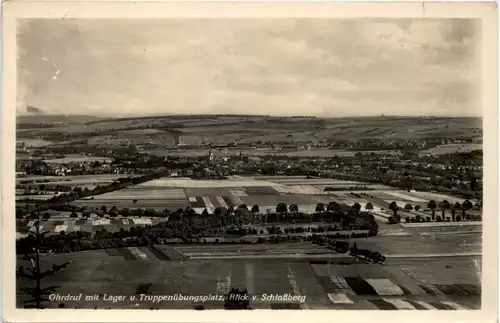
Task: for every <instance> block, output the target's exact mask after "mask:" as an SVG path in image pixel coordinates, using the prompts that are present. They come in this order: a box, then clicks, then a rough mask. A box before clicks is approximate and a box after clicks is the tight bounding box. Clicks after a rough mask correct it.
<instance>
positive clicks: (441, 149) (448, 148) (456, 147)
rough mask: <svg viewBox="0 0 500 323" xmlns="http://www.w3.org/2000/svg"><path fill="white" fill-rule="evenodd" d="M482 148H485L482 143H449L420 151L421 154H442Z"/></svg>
mask: <svg viewBox="0 0 500 323" xmlns="http://www.w3.org/2000/svg"><path fill="white" fill-rule="evenodd" d="M482 149H483V145H482V144H448V145H439V146H437V147H434V148H431V149H427V150H423V151H421V152H420V154H421V155H425V154H431V155H441V154H449V153H454V152H470V151H473V150H482Z"/></svg>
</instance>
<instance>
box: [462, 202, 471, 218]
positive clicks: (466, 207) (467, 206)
mask: <svg viewBox="0 0 500 323" xmlns="http://www.w3.org/2000/svg"><path fill="white" fill-rule="evenodd" d="M472 207H473V205H472V202H471V201H469V200H465V201H464V202H463V203H462V217H463V218H465V212H466V211H468V210H470V209H472Z"/></svg>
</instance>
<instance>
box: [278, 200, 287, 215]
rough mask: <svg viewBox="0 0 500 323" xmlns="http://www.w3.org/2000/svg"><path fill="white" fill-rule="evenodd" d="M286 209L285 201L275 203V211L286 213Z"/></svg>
mask: <svg viewBox="0 0 500 323" xmlns="http://www.w3.org/2000/svg"><path fill="white" fill-rule="evenodd" d="M287 211H288V207H287V205H286V203H284V202H280V203H278V204H277V205H276V212H277V213H286V212H287Z"/></svg>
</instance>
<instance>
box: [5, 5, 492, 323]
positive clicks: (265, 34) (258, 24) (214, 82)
mask: <svg viewBox="0 0 500 323" xmlns="http://www.w3.org/2000/svg"><path fill="white" fill-rule="evenodd" d="M283 6H284V5H283ZM419 6H420V5H419ZM474 6H475V5H471V8H475V7H474ZM478 6H480V5H478ZM261 7H262V8H264V9H263V10H265V5H261ZM243 8H244V6H243ZM487 9H488V8H487ZM490 9H493V8H490ZM424 10H425V8H424ZM462 11H464V10H462ZM465 11H467V10H465ZM489 11H491V10H486V11H485V12H489ZM457 12H458V11H457ZM481 12H482V11H481ZM419 14H421V15H420V16H413V17H412V16H410V17H405V16H399V17H398V16H391V17H376V16H375V17H342V16H339V15H334V16H331V17H328V16H324V15H323V16H320V17H314V16H313V15H303V16H300V15H289V16H274V17H259V16H246V17H237V16H227V15H221V16H220V17H217V16H215V15H213V16H212V15H209V16H204V17H199V18H197V17H195V16H187V17H183V16H179V17H175V16H166V17H159V16H150V17H148V16H145V17H126V16H123V17H109V18H107V17H91V16H88V15H87V16H85V15H84V16H83V17H78V15H77V14H75V15H74V16H69V15H64V16H55V15H48V16H46V17H44V16H36V15H27V16H26V17H23V16H19V17H16V18H15V19H11V21H13V23H12V24H10V25H9V26H14V27H15V28H14V30H12V29H9V30H6V31H4V41H5V39H6V38H5V33H7V32H8V33H9V35H10V37H11V38H12V42H11V43H10V44H15V45H14V48H12V47H11V48H10V49H11V50H12V54H10V52H9V53H8V54H6V55H10V56H9V57H12V58H13V59H14V60H15V66H13V67H10V69H11V71H13V73H14V74H15V76H12V79H14V80H15V82H14V83H15V84H11V85H10V86H11V87H12V90H13V91H12V92H11V93H10V97H11V98H12V99H11V100H10V101H9V104H6V105H4V107H3V110H4V111H3V113H4V125H5V122H11V121H13V120H14V118H15V124H14V123H12V124H11V130H10V131H12V132H11V133H10V136H11V137H10V138H11V140H12V144H11V145H10V146H8V145H9V144H8V145H6V146H5V147H6V148H5V149H4V151H3V152H4V153H5V152H7V153H8V154H12V162H11V163H10V162H9V163H4V166H3V167H4V168H3V169H2V172H3V174H6V173H7V172H9V174H12V175H8V176H6V177H5V180H4V181H7V182H9V179H10V178H11V179H13V180H14V181H13V182H12V183H10V182H9V183H10V184H8V185H9V186H8V187H9V188H8V189H7V188H6V186H5V185H6V184H5V182H4V184H3V185H4V189H3V190H4V192H5V193H6V194H8V195H5V196H6V197H5V200H6V201H7V200H9V199H10V197H12V201H11V202H10V204H9V205H10V206H8V205H7V206H6V205H3V207H8V209H6V208H4V209H3V212H2V214H3V221H4V225H3V232H9V233H10V234H11V236H12V239H11V240H8V242H6V238H5V237H4V240H3V243H4V246H3V249H4V250H5V249H9V252H10V253H11V254H12V258H10V259H12V262H11V263H10V262H9V263H5V258H4V266H8V267H9V270H11V271H12V275H11V276H9V277H12V278H13V281H11V282H10V284H11V285H10V286H11V288H12V290H9V291H8V292H9V293H11V295H14V294H15V297H14V296H13V299H12V300H11V302H12V303H13V304H14V306H15V308H16V309H18V310H25V311H27V312H28V313H29V312H30V311H35V310H36V309H48V310H49V309H55V310H57V311H62V312H60V313H61V314H66V313H68V312H67V310H124V309H127V310H132V309H135V310H148V311H149V310H159V311H160V312H161V311H162V310H193V311H203V310H205V311H206V312H203V313H207V311H208V313H210V312H213V311H212V310H224V311H225V310H256V312H257V311H259V310H271V311H272V312H275V311H274V310H281V311H276V312H279V313H288V314H287V315H289V316H294V315H295V314H290V312H289V311H283V310H298V311H295V312H293V313H299V312H304V311H306V312H309V311H311V312H313V313H314V311H318V310H344V311H346V310H348V311H347V314H344V315H350V314H349V313H357V312H360V311H364V310H368V311H376V312H381V311H393V312H394V311H400V310H403V311H408V310H412V311H421V312H426V311H437V312H459V311H462V312H465V311H480V310H482V309H484V302H485V298H484V290H483V289H484V288H486V286H485V278H484V272H483V270H484V267H485V266H486V264H490V265H491V264H492V262H491V261H489V262H488V263H486V261H487V260H486V259H483V255H485V251H484V250H485V244H484V241H485V240H484V230H486V225H483V224H485V221H493V222H488V223H489V224H491V225H492V226H493V227H491V226H490V231H491V230H493V233H492V234H493V235H491V234H490V236H489V237H490V238H492V239H495V238H496V229H497V228H496V225H495V223H496V222H495V221H496V219H494V218H496V215H497V214H498V210H497V208H496V203H497V201H496V200H495V194H489V195H488V196H489V197H488V198H486V197H485V190H486V184H487V183H486V181H487V179H486V177H489V178H490V179H489V184H490V186H494V187H493V188H492V191H491V192H492V193H495V192H497V185H498V184H497V182H496V180H497V179H496V176H497V166H498V165H497V163H496V160H497V159H496V158H497V156H496V151H497V147H496V145H497V138H496V137H497V133H496V129H493V128H491V124H492V123H491V122H490V126H489V127H490V129H489V134H488V133H487V131H486V129H485V126H484V122H485V119H487V118H491V120H493V118H497V110H495V109H497V105H496V104H497V102H496V93H491V91H490V92H489V94H490V95H493V97H494V98H492V99H491V100H487V99H486V98H485V95H486V92H487V91H486V90H485V89H486V88H488V86H487V83H485V80H486V78H485V73H491V74H493V75H492V76H493V77H495V78H496V75H497V74H496V73H497V69H496V61H494V62H493V63H494V64H493V65H489V64H491V62H488V61H485V59H484V57H485V53H484V51H485V49H486V48H488V47H486V46H485V42H486V40H487V39H488V40H492V38H491V37H489V36H488V38H487V36H486V33H487V30H486V29H485V23H484V20H483V19H482V18H481V16H480V15H475V16H474V15H471V17H461V16H459V17H445V16H439V17H432V16H431V17H426V16H425V13H424V14H422V13H421V12H420V11H419ZM490 16H491V15H490ZM495 20H496V18H495ZM495 33H496V31H495V32H494V33H493V34H495ZM495 35H496V34H495ZM7 46H8V45H7ZM491 48H492V51H494V52H495V53H496V50H497V49H496V38H494V39H493V42H492V45H491ZM7 49H9V48H7ZM14 56H15V58H14ZM7 59H8V58H7ZM5 61H6V58H4V62H5ZM490 68H491V69H490ZM490 79H491V78H490ZM4 82H7V79H6V75H5V74H4ZM9 82H10V81H9ZM493 84H494V85H495V84H496V79H495V80H493ZM5 86H6V85H5V84H4V91H5ZM490 88H491V87H490ZM495 89H496V88H495ZM6 92H7V91H6ZM485 102H486V103H485ZM11 103H14V104H12V105H11ZM486 104H489V106H492V109H490V110H489V112H488V107H487V106H486ZM7 109H9V111H10V112H9V114H10V115H12V116H13V117H12V118H10V117H5V113H6V110H7ZM493 127H496V123H495V120H493ZM6 131H7V130H6V128H5V127H4V129H3V135H2V137H3V140H5V139H6ZM491 133H493V135H491ZM487 143H489V145H490V146H489V147H488V149H486V144H487ZM14 145H15V146H14ZM8 147H12V148H14V149H13V151H12V152H9V151H6V149H7V148H8ZM14 150H15V151H14ZM486 150H490V154H489V155H488V156H486V154H485V151H486ZM6 158H7V157H6ZM487 158H489V160H490V164H489V166H490V167H489V168H488V167H487V166H486V164H485V160H486V159H487ZM492 161H493V162H492ZM9 165H12V168H9V167H10V166H9ZM491 196H493V200H492V199H491ZM496 196H497V195H496ZM487 204H489V209H488V211H487V212H486V211H485V209H486V205H487ZM7 217H9V220H8V221H9V222H6V220H5V218H7ZM10 224H12V226H10ZM7 230H9V231H7ZM14 233H15V237H14ZM496 244H497V243H496V241H495V240H491V245H490V251H491V250H492V249H491V248H494V249H495V250H496V247H497V246H496ZM495 250H493V251H492V252H493V253H495V252H496V251H495ZM491 257H492V258H491V259H490V260H493V264H492V266H493V267H491V268H496V267H495V266H496V257H497V256H496V255H492V256H491ZM490 274H492V273H491V272H490ZM496 274H497V273H496V269H495V273H494V275H495V277H492V280H491V281H492V282H496V280H497V278H496ZM14 275H15V276H14ZM492 275H493V274H492ZM4 279H5V276H4ZM488 281H489V279H488ZM486 285H487V284H486ZM491 288H493V289H495V290H496V284H495V286H494V287H490V291H491ZM4 292H5V291H4ZM489 297H493V299H495V297H496V295H494V296H492V295H490V296H489ZM494 306H496V304H495V305H494ZM490 309H491V308H490ZM56 313H59V312H56ZM77 313H78V312H75V314H73V315H76V316H77V315H78V314H77ZM162 313H163V312H162ZM195 313H199V312H195ZM239 313H241V312H238V314H237V315H236V316H234V317H233V318H237V317H238V316H239V315H240V314H239ZM199 314H201V313H199ZM232 314H233V315H235V313H234V312H232ZM419 314H420V312H419ZM205 315H210V314H205ZM406 315H407V316H414V315H413V314H406ZM457 317H460V316H457ZM492 318H493V319H494V317H492ZM96 319H97V318H96Z"/></svg>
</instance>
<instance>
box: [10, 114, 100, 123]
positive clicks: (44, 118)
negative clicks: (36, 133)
mask: <svg viewBox="0 0 500 323" xmlns="http://www.w3.org/2000/svg"><path fill="white" fill-rule="evenodd" d="M101 119H102V118H101V117H96V116H87V115H71V116H67V115H48V114H40V115H34V114H33V115H18V116H17V117H16V123H17V124H24V123H29V124H33V123H87V122H92V121H97V120H101Z"/></svg>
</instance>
